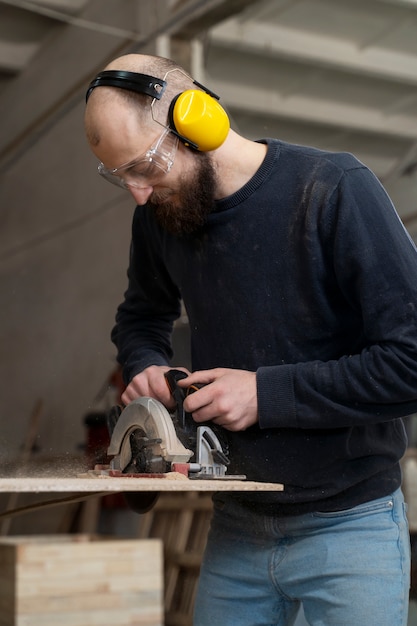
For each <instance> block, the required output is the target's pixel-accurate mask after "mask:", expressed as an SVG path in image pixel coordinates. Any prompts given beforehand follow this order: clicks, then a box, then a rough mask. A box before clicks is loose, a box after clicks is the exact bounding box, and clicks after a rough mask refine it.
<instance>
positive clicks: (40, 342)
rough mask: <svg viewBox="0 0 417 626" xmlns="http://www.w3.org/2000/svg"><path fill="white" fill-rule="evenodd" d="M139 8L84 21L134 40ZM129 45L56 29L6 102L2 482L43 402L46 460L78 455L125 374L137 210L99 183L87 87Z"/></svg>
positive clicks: (101, 12) (0, 187)
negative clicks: (117, 340)
mask: <svg viewBox="0 0 417 626" xmlns="http://www.w3.org/2000/svg"><path fill="white" fill-rule="evenodd" d="M137 4H139V3H132V2H120V1H118V2H115V1H113V0H110V1H106V2H105V3H103V2H98V1H97V2H92V3H90V4H89V9H88V11H89V12H88V14H86V15H84V17H85V18H86V19H91V20H94V21H98V22H99V21H100V20H103V22H104V23H108V24H109V23H111V24H113V25H114V26H119V27H121V28H123V27H124V28H126V29H131V28H132V24H134V23H136V20H137V19H138V15H137V13H136V11H137V10H139V9H135V10H134V6H135V5H137ZM121 8H123V9H124V10H121ZM145 26H146V25H145V24H144V25H143V27H144V28H145ZM128 43H129V42H126V41H123V40H121V39H118V38H115V37H111V36H109V35H106V34H101V33H94V32H90V31H87V30H86V31H83V30H80V29H75V28H74V27H72V26H57V27H56V29H55V30H54V31H53V32H52V34H51V35H49V38H48V40H47V41H45V42H44V45H43V47H42V49H41V50H40V51H39V53H38V55H37V57H35V58H34V59H33V60H32V62H31V64H30V66H29V67H27V69H26V70H25V71H24V72H22V74H20V75H19V76H17V77H16V78H15V79H14V80H13V81H12V83H11V84H10V85H9V86H8V87H7V89H6V90H5V91H4V92H3V93H2V94H1V95H0V120H1V126H2V132H1V134H0V151H1V150H3V152H2V156H3V158H2V161H1V166H0V220H1V222H0V224H1V226H0V281H1V309H0V321H1V323H0V345H1V359H0V363H1V365H0V398H1V402H0V423H1V428H0V471H1V466H2V460H4V459H5V458H8V457H10V456H14V455H16V454H18V453H19V451H20V449H21V444H22V441H23V440H24V438H25V433H26V430H27V427H28V420H29V417H30V415H31V414H32V412H33V410H34V407H35V405H36V403H37V402H38V400H42V401H43V409H42V414H41V424H40V431H39V436H38V437H37V445H38V447H39V448H40V451H41V452H42V453H43V454H45V455H52V456H60V455H63V456H64V457H65V456H68V455H72V454H73V453H74V452H76V451H77V446H78V445H79V444H81V443H83V442H84V441H85V431H84V426H83V416H84V415H85V414H86V413H87V412H88V411H90V410H91V409H94V408H95V406H96V405H95V404H94V399H95V397H96V395H97V393H98V392H99V391H100V390H101V389H102V387H103V385H104V384H105V381H106V379H107V377H108V376H109V374H110V372H111V371H112V369H113V368H114V366H115V351H114V348H113V346H112V344H111V343H110V340H109V333H110V329H111V327H112V325H113V320H114V313H115V309H116V306H117V304H118V303H119V302H120V300H121V298H122V294H123V291H124V289H125V287H126V266H127V259H128V248H129V240H130V224H131V217H132V212H133V209H134V205H133V201H132V199H131V198H130V196H129V195H128V194H127V193H126V192H123V191H122V190H118V189H117V188H116V187H114V189H113V188H112V187H111V186H110V185H108V184H106V183H105V182H104V181H102V180H101V179H99V177H98V175H97V174H96V166H97V164H96V161H95V159H94V157H93V156H92V155H91V154H90V152H89V149H88V147H87V145H86V141H85V138H84V130H83V113H84V94H85V90H86V87H87V85H88V82H89V80H90V79H91V78H92V77H93V76H94V75H95V73H96V72H97V71H99V70H100V69H102V67H103V65H104V64H105V63H106V61H107V60H108V59H110V58H113V57H115V56H118V54H120V53H121V50H122V49H123V47H124V46H126V45H128ZM16 137H17V138H18V141H17V142H16V143H15V144H12V143H11V141H12V139H14V138H16Z"/></svg>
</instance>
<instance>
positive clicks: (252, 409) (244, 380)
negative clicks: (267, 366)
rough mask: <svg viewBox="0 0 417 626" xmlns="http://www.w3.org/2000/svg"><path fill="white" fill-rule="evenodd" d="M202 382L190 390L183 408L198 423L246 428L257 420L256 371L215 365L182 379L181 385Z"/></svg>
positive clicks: (228, 427)
mask: <svg viewBox="0 0 417 626" xmlns="http://www.w3.org/2000/svg"><path fill="white" fill-rule="evenodd" d="M196 383H202V384H204V385H205V386H204V387H202V388H201V389H199V390H198V391H195V392H194V393H191V394H190V395H189V396H188V397H187V398H186V400H185V401H184V409H185V410H186V411H187V412H189V413H192V416H193V419H194V420H195V421H196V422H208V421H213V422H214V423H215V424H219V425H220V426H223V427H224V428H226V429H227V430H233V431H238V430H246V428H248V427H249V426H252V425H253V424H256V422H257V421H258V401H257V394H256V374H255V372H248V371H246V370H234V369H226V368H216V369H212V370H202V371H199V372H193V373H192V374H190V375H189V376H188V377H187V378H184V379H183V380H180V381H179V382H178V385H179V386H180V387H189V386H190V385H193V384H196Z"/></svg>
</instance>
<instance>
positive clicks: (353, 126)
mask: <svg viewBox="0 0 417 626" xmlns="http://www.w3.org/2000/svg"><path fill="white" fill-rule="evenodd" d="M210 89H213V91H214V92H216V93H219V94H220V95H221V97H222V101H223V102H224V103H225V104H226V106H227V107H228V108H230V109H235V110H238V111H246V112H249V113H251V114H253V115H268V116H270V117H282V118H287V119H292V120H298V121H303V122H307V123H313V124H323V125H331V126H334V127H339V128H344V129H347V130H350V131H357V132H367V133H378V134H382V135H384V136H395V137H399V138H402V139H407V140H410V141H411V140H413V139H414V138H415V139H417V119H416V117H410V116H406V115H398V114H397V115H387V114H385V113H383V112H381V111H380V110H376V109H372V108H369V107H361V106H357V107H356V106H355V107H354V106H351V105H347V104H341V103H338V102H335V101H332V100H324V99H323V100H321V99H319V98H313V97H306V96H300V95H297V94H293V95H290V96H286V95H282V94H280V93H279V92H277V91H271V89H270V87H265V89H262V88H260V87H257V88H256V90H255V89H252V88H250V87H247V86H243V85H241V84H238V83H232V82H231V81H223V80H216V79H215V78H213V77H210Z"/></svg>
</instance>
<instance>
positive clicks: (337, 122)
mask: <svg viewBox="0 0 417 626" xmlns="http://www.w3.org/2000/svg"><path fill="white" fill-rule="evenodd" d="M89 4H90V3H89V2H88V1H86V0H32V1H24V0H10V1H4V0H3V1H2V2H0V88H1V89H2V90H5V89H7V87H8V84H9V83H10V82H11V81H13V79H14V77H15V76H16V75H17V74H19V73H20V72H22V71H23V70H24V69H25V67H26V66H27V65H28V64H30V63H31V62H32V60H33V59H35V58H36V55H37V54H38V53H39V50H40V49H41V48H42V46H43V45H44V43H45V41H46V40H47V39H48V37H51V36H52V33H54V29H56V27H57V25H59V24H60V25H62V24H65V23H66V24H72V25H74V26H75V28H77V29H80V30H82V29H84V30H91V31H93V30H96V31H98V32H103V33H107V34H108V35H109V36H113V37H114V38H115V40H118V41H120V40H122V39H126V38H129V37H131V38H132V39H133V38H134V36H135V28H134V27H133V28H132V30H131V31H130V30H128V29H126V28H123V27H119V26H118V25H117V24H115V23H114V21H113V22H112V23H108V22H106V19H105V15H103V17H102V18H101V19H100V21H98V20H97V21H91V20H89V19H87V18H85V17H84V14H85V12H86V10H87V8H88V5H89ZM106 4H107V2H106ZM119 4H120V10H121V11H123V10H124V9H125V8H126V7H127V5H129V4H130V5H134V4H135V2H134V1H131V2H126V1H124V0H119ZM136 4H138V5H140V4H142V5H143V4H144V3H143V2H142V3H141V2H140V0H137V2H136ZM145 4H147V3H145ZM153 11H154V12H156V14H158V15H159V17H156V19H157V20H158V25H159V27H160V34H162V35H163V32H164V26H166V31H165V32H166V34H171V35H173V36H176V37H183V38H184V37H188V38H191V37H196V38H197V40H198V41H199V42H200V43H201V45H202V46H203V49H202V52H200V56H199V59H200V63H201V68H200V73H204V74H205V76H206V78H205V80H206V81H208V82H210V85H211V86H212V87H213V89H214V90H217V91H218V92H219V93H220V94H221V95H222V98H223V101H224V102H225V104H226V105H227V107H228V109H229V111H230V112H231V114H232V117H233V119H234V122H235V125H236V127H237V128H238V129H239V130H241V131H242V132H244V133H247V134H248V135H250V136H253V137H256V136H263V135H264V134H265V133H267V134H269V135H271V136H272V135H274V136H277V137H281V138H283V139H286V140H289V141H294V142H297V143H308V144H312V145H316V146H318V147H323V148H326V149H330V150H340V149H342V150H349V151H352V152H354V153H355V154H356V155H357V156H358V157H359V158H361V159H362V160H364V161H365V162H366V163H367V164H368V165H369V166H370V167H371V168H372V169H373V170H374V171H375V173H376V174H377V175H378V176H379V177H380V178H381V180H382V181H383V182H384V181H388V180H392V178H393V177H398V176H401V175H404V174H410V173H412V172H413V170H414V169H415V168H416V167H417V0H261V1H256V0H253V1H247V0H246V1H241V2H236V1H233V0H232V1H231V0H229V1H228V2H225V1H223V2H220V1H215V2H210V1H206V2H201V1H200V2H199V1H191V0H190V1H188V2H187V1H186V0H182V1H181V0H172V1H171V2H165V4H164V3H161V2H155V3H154V9H153ZM164 11H165V12H166V13H165V16H166V17H165V18H164ZM229 13H231V16H230V17H229V18H227V15H228V14H229ZM178 16H179V17H180V18H181V17H182V20H181V19H178V21H177V24H176V23H175V19H173V18H175V17H177V18H178ZM184 16H187V19H185V17H184ZM136 34H138V43H139V44H140V40H141V37H140V36H139V33H136ZM142 39H143V36H142ZM132 44H134V41H132ZM103 56H104V55H103ZM105 61H106V59H105V58H103V62H105ZM197 71H198V70H197ZM30 97H31V96H30V94H28V98H30Z"/></svg>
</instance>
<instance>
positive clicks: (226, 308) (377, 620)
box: [85, 55, 417, 626]
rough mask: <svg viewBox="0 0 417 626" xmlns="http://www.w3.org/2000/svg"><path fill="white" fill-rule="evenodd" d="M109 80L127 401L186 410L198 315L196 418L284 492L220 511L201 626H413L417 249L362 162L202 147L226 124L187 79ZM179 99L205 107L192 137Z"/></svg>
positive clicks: (92, 123) (239, 498)
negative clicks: (181, 333) (186, 329)
mask: <svg viewBox="0 0 417 626" xmlns="http://www.w3.org/2000/svg"><path fill="white" fill-rule="evenodd" d="M106 72H107V73H106ZM106 72H105V73H104V74H100V75H99V76H98V77H97V78H96V79H95V80H94V81H93V82H92V83H91V86H90V88H89V91H88V102H87V109H86V118H85V123H86V133H87V138H88V141H89V143H90V146H91V149H92V151H93V152H94V154H95V155H96V156H97V158H98V159H99V160H100V162H101V164H100V166H99V170H100V172H101V174H102V175H103V176H105V177H106V178H107V179H108V180H110V181H111V182H115V183H116V184H119V185H121V186H124V187H125V188H126V189H127V190H128V191H129V192H130V193H131V194H132V196H133V198H134V200H135V201H136V203H137V205H138V206H137V208H136V211H135V215H134V219H133V234H132V248H131V258H130V266H129V273H128V275H129V286H128V289H127V291H126V294H125V300H124V302H123V303H122V304H121V305H120V307H119V309H118V313H117V318H116V326H115V328H114V330H113V334H112V338H113V341H114V342H115V344H116V346H117V349H118V359H119V362H120V363H121V364H122V365H123V368H124V376H125V382H126V384H127V388H126V391H125V393H124V396H123V401H124V402H125V403H129V402H130V401H132V400H133V399H134V398H136V397H138V396H152V397H154V398H157V399H158V400H160V401H161V402H163V403H164V404H165V405H167V406H169V405H170V403H171V398H170V394H169V390H168V388H167V385H166V382H165V380H164V372H166V371H167V370H168V369H169V366H170V360H171V358H172V351H171V343H170V337H171V331H172V327H173V322H174V320H175V319H176V318H178V316H179V315H180V302H181V300H183V302H184V304H185V307H186V310H187V314H188V318H189V323H190V332H191V348H192V369H193V373H191V374H189V376H188V377H187V378H186V379H185V380H184V381H183V382H182V383H181V384H183V385H184V386H188V385H190V384H193V383H203V384H205V386H203V387H202V388H201V389H200V390H199V391H197V392H195V393H193V394H192V395H190V396H189V397H188V399H187V400H186V406H185V408H186V410H187V411H189V412H191V413H192V415H193V418H194V420H195V421H196V422H203V421H209V422H210V421H212V422H214V423H215V424H217V425H220V426H222V427H223V429H224V432H225V433H226V434H227V437H228V443H229V448H230V457H231V460H232V467H231V468H230V469H229V472H231V473H238V474H246V476H247V478H248V479H250V480H257V481H268V482H270V481H274V482H279V483H283V484H284V486H285V488H284V491H283V492H278V491H277V492H272V493H271V492H267V493H266V492H263V493H261V492H258V493H256V492H239V493H234V492H231V493H224V492H222V493H219V494H216V495H215V496H214V502H215V510H214V516H213V520H212V526H211V531H210V535H209V538H208V544H207V549H206V553H205V558H204V562H203V565H202V570H201V575H200V583H199V592H198V597H197V600H196V607H195V622H194V623H195V626H212V625H213V624H216V623H217V624H221V625H222V626H255V625H263V626H266V625H271V624H274V625H279V626H282V625H284V624H285V625H290V624H293V623H294V620H295V617H296V614H297V611H298V609H299V606H300V604H302V605H303V608H304V613H305V616H306V619H307V620H308V623H309V624H311V625H312V626H318V625H320V626H323V625H326V626H335V625H338V626H352V624H360V625H362V624H363V625H364V624H367V625H370V624H372V625H375V626H398V625H405V624H406V623H407V606H408V587H409V565H410V564H409V558H410V557H409V540H408V531H407V522H406V516H405V507H404V502H403V498H402V494H401V489H400V484H401V472H400V467H399V460H400V458H401V456H402V455H403V453H404V450H405V447H406V440H405V435H404V428H403V424H402V421H401V417H402V416H405V415H409V414H411V413H413V412H415V411H416V410H417V254H416V249H415V246H414V245H413V243H412V241H411V240H410V238H409V236H408V235H407V233H406V231H405V230H404V228H403V226H402V224H401V222H400V220H399V219H398V216H397V214H396V212H395V210H394V208H393V206H392V204H391V202H390V200H389V198H388V197H387V195H386V193H385V191H384V190H383V188H382V187H381V185H380V184H379V182H378V181H377V179H376V178H375V176H374V175H373V174H372V173H371V172H370V171H369V170H368V169H367V168H366V167H365V166H364V165H363V164H361V163H360V162H359V161H357V160H356V159H355V158H354V157H353V156H352V155H349V154H332V153H327V152H322V151H319V150H316V149H313V148H308V147H301V146H293V145H289V144H286V143H284V142H281V141H279V140H274V139H267V140H260V141H257V142H253V141H249V140H248V139H246V138H244V137H242V136H240V135H238V134H237V133H236V132H234V131H233V130H228V129H226V131H225V133H224V137H223V138H221V139H220V141H219V142H218V145H216V146H215V147H214V148H213V147H210V148H209V149H207V148H205V149H201V146H199V145H198V144H199V141H200V137H201V138H202V139H201V141H202V144H204V139H205V137H206V135H207V134H210V133H207V132H205V131H206V124H210V120H209V119H205V117H204V114H203V116H202V118H201V120H200V118H199V120H198V121H197V132H196V135H195V134H194V130H193V132H192V134H193V136H192V137H189V136H187V132H186V131H187V124H186V122H188V121H190V122H192V123H194V117H193V116H194V113H195V112H196V109H197V107H194V100H193V98H194V97H195V98H196V99H197V100H198V97H199V96H200V95H201V94H204V89H205V88H204V87H202V86H201V85H198V84H197V85H196V84H193V82H192V80H191V79H190V78H189V77H188V76H187V75H186V74H185V73H184V71H183V70H182V69H181V68H178V67H177V66H176V65H175V64H174V63H173V62H172V61H169V60H167V59H162V58H158V57H151V56H145V55H127V56H124V57H121V58H119V59H116V60H115V61H114V62H112V63H111V64H110V65H109V66H108V67H107V68H106ZM120 72H121V73H120ZM124 72H127V74H125V73H124ZM135 74H136V78H135ZM143 74H144V75H145V79H144V78H143ZM144 80H145V82H146V81H148V82H147V83H146V86H145V89H146V90H147V91H146V92H145V93H143V89H144V88H143V86H142V87H141V85H142V83H143V81H144ZM138 85H139V87H138ZM141 89H142V91H141ZM190 90H191V92H192V93H191V95H190ZM138 92H139V93H138ZM205 96H206V94H204V96H202V97H205ZM178 97H179V98H185V99H186V104H187V106H188V105H190V106H189V109H190V110H191V114H190V115H189V111H186V113H185V114H184V116H185V118H184V119H185V123H184V125H182V126H181V128H180V131H179V130H178V127H177V125H176V124H177V121H176V118H178V119H179V122H180V123H181V124H182V122H183V121H184V120H183V118H182V117H181V116H182V112H181V111H180V112H179V113H178V112H177V111H176V105H177V103H178ZM207 97H208V98H209V99H210V97H211V96H210V95H207ZM213 100H214V98H213ZM187 106H186V107H185V108H186V109H187ZM177 113H178V114H177ZM214 116H215V118H216V120H217V117H216V116H217V113H214ZM188 117H190V120H189V119H188ZM197 117H198V116H197ZM208 117H210V116H208ZM223 121H224V120H223V118H222V117H221V114H220V113H219V121H218V123H217V121H216V124H215V126H216V128H217V126H221V125H222V124H223ZM191 125H192V124H191ZM167 129H168V130H167ZM214 130H215V129H214ZM213 132H214V131H213ZM175 365H176V366H181V365H182V364H181V363H179V364H175Z"/></svg>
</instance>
